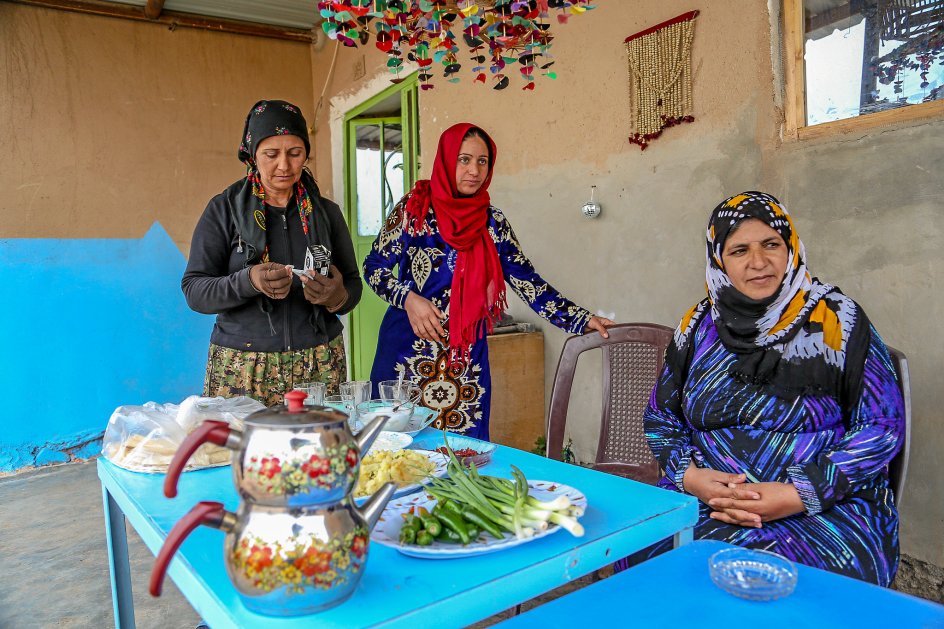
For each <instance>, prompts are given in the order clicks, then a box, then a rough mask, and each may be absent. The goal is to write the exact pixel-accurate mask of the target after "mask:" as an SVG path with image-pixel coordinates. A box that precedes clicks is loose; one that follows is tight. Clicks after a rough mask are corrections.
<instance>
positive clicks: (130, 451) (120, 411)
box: [102, 396, 265, 473]
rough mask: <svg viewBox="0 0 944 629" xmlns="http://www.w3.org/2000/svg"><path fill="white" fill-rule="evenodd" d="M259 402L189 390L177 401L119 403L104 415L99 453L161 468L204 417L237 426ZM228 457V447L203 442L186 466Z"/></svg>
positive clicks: (130, 464) (137, 466) (127, 464)
mask: <svg viewBox="0 0 944 629" xmlns="http://www.w3.org/2000/svg"><path fill="white" fill-rule="evenodd" d="M262 408H265V406H264V405H263V404H262V403H260V402H257V401H255V400H252V399H250V398H242V397H240V398H231V399H224V398H201V397H199V396H191V397H189V398H187V399H186V400H184V402H183V403H182V404H180V405H177V404H157V403H155V402H148V403H146V404H144V405H143V406H119V407H118V408H116V409H115V412H114V413H112V415H111V418H110V419H109V420H108V427H107V428H106V429H105V437H104V439H103V440H102V454H103V455H104V456H105V458H107V459H108V460H109V461H111V462H112V463H114V464H115V465H118V466H120V467H123V468H125V469H129V470H132V471H135V472H151V473H164V472H166V471H167V467H168V465H170V462H171V460H172V459H173V458H174V454H175V453H176V452H177V448H178V447H180V444H181V443H182V442H183V440H184V438H185V437H186V436H187V435H188V434H189V433H190V432H191V431H193V430H194V429H195V428H196V427H197V426H198V425H200V423H201V422H202V421H203V419H217V420H221V421H226V422H227V423H230V424H231V425H235V426H236V427H241V425H242V419H243V418H244V417H246V415H249V414H250V413H253V412H255V411H257V410H260V409H262ZM204 415H205V416H204ZM229 462H230V451H229V450H227V449H226V448H222V447H220V446H217V445H214V444H211V443H207V444H204V445H202V446H200V448H198V449H197V451H196V452H194V454H193V456H192V457H190V460H189V462H188V463H187V467H186V468H185V470H195V469H201V468H205V467H218V466H221V465H228V464H229Z"/></svg>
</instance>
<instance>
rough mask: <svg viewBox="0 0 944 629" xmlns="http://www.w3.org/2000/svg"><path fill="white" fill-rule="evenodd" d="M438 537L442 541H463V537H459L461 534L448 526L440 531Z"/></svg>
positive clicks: (451, 542) (457, 542)
mask: <svg viewBox="0 0 944 629" xmlns="http://www.w3.org/2000/svg"><path fill="white" fill-rule="evenodd" d="M436 539H438V540H440V541H442V542H449V543H450V544H461V543H462V538H461V537H459V534H458V533H456V532H455V531H453V530H452V529H451V528H449V527H448V526H444V527H442V530H441V531H439V535H437V536H436Z"/></svg>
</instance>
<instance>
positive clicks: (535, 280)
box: [364, 123, 613, 439]
mask: <svg viewBox="0 0 944 629" xmlns="http://www.w3.org/2000/svg"><path fill="white" fill-rule="evenodd" d="M495 154H496V148H495V144H494V142H492V139H491V138H490V137H489V136H488V135H487V134H486V133H485V132H484V131H482V130H481V129H479V128H478V127H476V126H474V125H471V124H468V123H461V124H457V125H454V126H452V127H450V128H449V129H447V130H446V131H444V132H443V134H442V137H440V139H439V148H438V150H437V152H436V160H435V162H434V164H433V173H432V177H431V178H430V180H428V181H427V180H423V181H419V182H417V184H416V185H415V186H414V187H413V190H411V191H410V193H409V194H407V195H406V196H405V197H404V198H403V199H402V200H401V201H400V202H399V203H398V204H397V205H396V207H395V208H394V210H393V212H392V213H391V215H390V216H389V217H388V218H387V220H386V222H385V224H384V227H383V229H382V230H381V232H380V234H379V235H378V236H377V240H376V241H375V242H374V245H373V249H372V250H371V252H370V254H369V255H368V256H367V259H366V260H365V262H364V277H365V279H366V281H367V283H368V285H370V287H371V288H372V289H373V290H374V292H376V293H377V294H378V295H379V296H380V297H381V298H382V299H384V300H385V301H387V302H388V303H389V304H390V307H389V308H388V309H387V313H386V315H385V316H384V319H383V323H382V324H381V326H380V338H379V341H378V343H377V353H376V356H375V357H374V366H373V370H372V372H371V380H372V381H373V382H375V383H376V382H379V381H381V380H387V379H396V378H398V377H399V375H400V374H401V373H402V374H404V376H405V379H406V381H407V382H412V383H414V384H417V385H419V386H420V387H421V389H422V391H423V405H425V406H427V407H429V408H432V409H434V410H435V411H437V412H438V414H439V415H438V417H437V419H436V421H435V424H434V425H435V426H436V427H437V428H447V429H449V430H452V431H455V432H460V433H463V434H465V435H468V436H470V437H477V438H479V439H488V436H489V434H488V423H489V410H490V407H491V373H490V371H489V365H488V343H487V342H486V339H485V333H486V332H488V331H491V327H492V322H493V321H494V320H495V319H497V318H498V317H500V316H501V311H502V309H503V308H504V306H505V282H506V281H507V282H508V284H509V285H510V286H511V288H512V289H513V290H514V291H515V292H516V293H517V294H518V296H519V297H521V298H522V299H523V300H524V301H525V302H526V303H527V304H528V305H529V306H531V308H532V309H533V310H534V311H535V312H537V313H538V314H539V315H541V316H542V317H544V318H545V319H547V320H548V321H550V322H551V323H553V324H554V325H556V326H557V327H559V328H561V329H563V330H566V331H568V332H571V333H573V334H579V333H581V332H585V331H591V330H596V331H598V332H600V333H601V334H603V335H604V336H606V326H609V325H612V324H613V322H612V321H610V320H609V319H604V318H601V317H596V316H593V315H591V314H590V312H588V311H587V310H586V309H584V308H581V307H580V306H578V305H576V304H575V303H573V302H572V301H570V300H568V299H567V298H565V297H564V296H563V295H561V294H560V293H558V292H557V291H556V290H554V288H553V287H551V286H550V285H549V284H548V283H547V282H545V281H544V280H543V279H542V278H541V276H540V275H538V274H537V272H536V271H535V270H534V267H533V266H532V265H531V262H530V261H529V260H528V258H527V257H526V256H525V255H524V253H523V252H522V251H521V246H520V245H519V244H518V239H517V238H516V237H515V233H514V232H513V231H512V229H511V225H509V224H508V220H507V219H506V218H505V216H504V214H502V212H501V210H499V209H498V208H496V207H492V205H491V203H490V200H489V195H488V184H489V182H491V179H492V171H493V168H494V164H495ZM394 269H398V270H397V271H396V272H395V271H394ZM534 368H536V369H541V370H543V369H544V365H535V366H534Z"/></svg>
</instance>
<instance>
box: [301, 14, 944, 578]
mask: <svg viewBox="0 0 944 629" xmlns="http://www.w3.org/2000/svg"><path fill="white" fill-rule="evenodd" d="M778 4H779V3H777V2H772V3H771V5H772V7H773V8H772V9H768V6H767V3H765V2H760V1H754V2H744V1H743V0H714V1H713V2H710V3H709V2H708V1H707V0H696V1H695V2H684V3H683V2H679V1H677V0H672V1H664V0H638V1H636V2H607V3H599V5H598V8H597V9H596V10H594V11H592V12H590V13H587V14H585V15H583V16H580V17H575V18H573V19H571V20H570V23H569V24H568V25H567V26H558V25H556V24H555V25H554V28H555V30H556V31H557V33H558V37H557V39H556V40H555V42H554V48H553V52H554V53H555V55H556V56H557V64H556V65H555V70H556V71H557V74H558V77H559V78H558V79H557V80H556V81H550V80H540V81H539V84H538V86H537V89H536V90H535V91H534V92H522V91H521V90H520V89H519V88H520V87H521V86H522V85H523V84H522V83H516V81H514V80H512V83H511V86H510V87H509V88H508V89H507V90H505V91H504V92H495V91H493V90H491V89H489V88H488V87H483V86H481V85H478V84H473V83H472V81H471V80H469V77H468V75H463V81H462V82H461V83H459V84H455V85H452V84H448V83H446V82H445V81H443V80H440V79H437V80H436V81H435V83H436V85H437V87H436V88H435V89H433V90H431V91H427V92H424V93H423V94H422V95H421V99H420V110H421V115H420V117H421V140H422V150H423V162H424V163H427V164H428V163H429V162H430V161H431V160H432V157H433V154H434V152H435V146H436V141H437V139H438V136H439V133H440V132H441V131H442V130H443V129H444V128H446V127H447V126H449V125H451V124H453V123H455V122H458V121H462V120H469V121H474V122H476V123H478V124H480V125H482V126H483V127H484V128H486V129H487V130H489V132H490V133H492V135H493V137H494V138H495V140H496V142H497V144H498V161H497V168H498V170H497V172H496V175H495V177H494V179H493V182H492V185H491V189H490V191H491V195H492V199H493V202H494V203H495V204H496V205H497V206H499V207H501V208H503V209H504V210H505V212H506V214H507V215H508V216H509V218H510V220H511V221H512V224H513V225H514V226H515V229H516V231H517V233H518V236H519V237H520V240H521V242H522V245H523V247H524V249H525V251H526V252H527V253H528V254H529V256H530V257H531V259H532V260H533V261H534V263H535V266H536V267H537V268H538V270H539V271H540V272H541V273H542V274H543V275H544V276H545V277H546V278H547V279H549V280H550V281H551V282H552V283H553V284H554V285H555V286H556V287H557V288H559V289H560V290H561V291H562V292H564V293H565V294H566V295H568V296H570V297H571V298H573V299H575V300H576V301H578V302H580V303H582V304H584V305H586V306H588V307H590V308H591V309H594V310H596V309H602V310H604V311H607V312H615V313H616V318H617V319H618V320H620V321H655V322H661V323H665V324H667V325H672V326H674V325H675V324H676V323H677V322H678V319H679V317H680V316H681V315H682V313H683V312H684V311H685V310H686V309H687V308H688V307H689V306H690V305H692V304H693V303H694V302H695V301H696V300H698V299H699V298H701V297H702V296H703V295H704V248H703V247H704V245H703V234H704V227H705V223H706V220H707V217H708V214H709V212H710V210H711V209H712V208H713V207H714V206H715V205H716V204H717V203H718V202H719V201H721V200H722V199H723V198H725V197H726V196H728V195H730V194H733V193H735V192H739V191H742V190H750V189H761V190H767V191H769V192H771V193H773V194H775V195H777V196H779V197H781V199H782V200H784V201H785V203H786V204H787V206H788V207H789V208H790V209H791V211H792V212H793V214H794V216H795V217H796V219H797V223H798V229H799V231H800V235H801V237H802V238H803V240H804V242H805V244H806V246H807V250H808V252H809V263H810V268H811V269H812V271H813V272H814V273H815V274H818V275H819V276H820V277H821V278H823V279H825V280H826V281H830V282H833V283H836V284H838V285H840V286H841V287H842V288H843V289H844V290H845V291H846V292H847V293H849V294H850V295H851V296H853V297H854V298H855V299H857V300H858V301H859V302H860V303H861V304H862V305H863V306H864V308H865V309H866V311H867V312H868V313H869V315H870V316H871V318H872V320H873V321H874V322H875V324H876V325H877V327H878V328H879V330H880V332H882V334H883V335H884V337H885V339H886V340H887V342H888V343H890V344H892V345H894V346H896V347H898V348H900V349H902V350H903V351H904V352H905V353H906V354H907V355H908V357H909V359H910V362H911V369H912V386H913V403H914V433H913V438H912V444H913V453H912V458H911V468H910V471H909V480H908V489H907V491H906V493H905V496H904V498H903V511H902V541H903V550H904V551H905V552H906V553H910V554H912V555H915V556H917V557H919V558H920V559H922V560H925V561H929V562H932V563H936V564H938V565H942V564H944V546H942V544H941V541H940V540H941V539H942V538H944V503H942V502H941V501H940V500H939V496H941V495H942V494H944V474H942V472H941V467H940V465H939V457H938V452H940V451H941V450H942V449H944V432H942V431H941V430H940V428H939V425H940V420H941V408H944V393H942V392H941V388H940V387H939V386H937V382H936V374H935V371H936V369H937V368H938V365H940V364H941V363H942V362H944V344H942V343H941V341H940V338H939V336H938V334H936V330H935V329H934V328H933V326H934V324H935V322H936V321H939V320H940V319H941V316H942V314H944V312H942V305H944V296H942V293H941V291H940V287H939V282H938V281H937V280H936V274H935V272H936V271H940V270H941V269H942V268H944V253H942V252H944V233H942V224H944V223H942V220H941V218H940V201H939V199H940V198H942V193H944V184H942V181H944V179H942V178H941V176H940V173H939V172H937V171H938V170H939V169H938V168H937V166H936V162H939V160H940V157H941V147H942V146H944V142H942V140H944V121H933V122H930V123H924V124H917V125H913V126H906V127H904V128H897V129H896V128H883V129H879V130H873V131H871V132H868V133H865V134H860V136H848V135H847V136H839V137H834V138H832V139H826V140H817V141H805V142H782V141H781V140H780V134H781V124H782V113H781V110H780V103H781V102H782V99H783V95H782V92H781V90H782V78H781V76H780V67H781V59H780V54H779V51H780V41H779V34H778V31H777V25H778V23H779V19H780V18H779V9H778ZM695 8H697V9H700V10H701V15H700V16H699V18H698V22H697V27H696V33H695V41H694V48H693V69H694V100H695V112H694V114H695V119H696V121H695V122H694V123H693V124H689V125H683V126H681V127H676V128H672V129H669V130H668V131H666V133H665V134H664V135H663V137H662V138H660V139H658V140H656V141H655V142H654V143H653V144H652V145H651V146H650V148H649V149H647V150H646V151H645V152H640V150H639V148H638V147H636V146H633V145H630V144H629V143H628V142H627V136H628V134H629V121H630V119H629V110H628V83H627V77H626V75H627V66H626V53H625V51H624V48H623V45H622V41H623V38H624V37H626V36H627V35H629V34H631V33H634V32H636V31H638V30H641V29H643V28H646V27H648V26H651V25H653V24H655V23H658V22H661V21H663V20H665V19H668V18H671V17H673V16H675V15H678V14H680V13H683V12H685V11H688V10H691V9H695ZM772 26H773V35H772ZM772 51H773V52H772ZM334 54H335V48H334V44H333V43H330V44H328V45H327V46H326V47H325V48H324V49H323V50H321V51H319V52H315V53H313V57H314V62H313V64H312V69H313V77H314V78H313V81H314V86H315V92H316V95H317V94H319V93H320V92H321V88H322V86H324V85H327V95H328V96H327V98H329V99H330V106H325V107H324V108H323V110H322V114H321V115H320V116H319V119H318V121H317V125H318V131H317V133H316V136H315V144H316V145H317V149H316V157H317V174H318V177H319V179H320V180H321V181H322V182H325V183H327V182H332V183H333V185H334V187H338V186H340V185H341V176H340V164H341V162H340V152H339V151H338V150H335V151H334V154H333V155H332V148H331V147H332V146H336V143H337V142H339V140H340V137H339V133H340V118H342V117H343V115H344V113H345V112H346V111H348V110H349V109H351V108H352V107H353V106H355V105H357V104H358V103H360V102H362V101H363V100H365V99H366V98H368V97H370V96H371V95H373V94H376V93H377V92H378V91H380V90H381V89H383V88H384V87H385V86H386V85H388V83H387V81H386V79H385V77H386V69H385V67H384V66H383V64H384V61H385V57H384V56H383V55H381V54H379V53H378V52H377V51H376V50H374V49H371V48H366V49H341V50H340V51H339V52H338V62H337V68H336V71H335V72H334V74H333V75H332V76H331V80H330V81H327V78H328V76H329V68H330V65H331V63H330V62H331V59H332V56H333V55H334ZM361 63H363V64H364V65H365V67H366V74H365V75H364V76H363V77H361V78H355V77H357V76H358V72H357V71H356V68H357V66H359V65H360V64H361ZM512 74H513V73H512ZM512 78H513V79H514V78H515V77H512ZM428 171H429V169H428V168H423V171H422V172H423V173H424V174H428ZM591 185H596V186H597V197H596V198H597V200H598V201H599V202H601V203H602V204H603V215H602V216H601V217H600V218H599V219H596V220H588V219H586V218H584V217H582V216H581V214H580V207H581V205H582V204H583V203H584V202H585V201H586V200H587V199H588V197H589V192H590V186H591ZM340 194H341V191H340V190H336V191H335V196H336V197H337V196H340ZM512 312H513V314H514V315H515V316H516V317H519V318H521V319H524V320H528V321H534V322H536V323H539V324H541V323H542V321H541V320H540V319H538V318H537V317H536V316H535V315H534V313H532V312H531V311H530V310H528V309H527V308H526V307H525V306H524V305H523V304H522V303H521V302H520V301H518V300H517V299H514V300H513V303H512ZM542 327H543V329H544V331H545V339H546V342H547V347H546V355H547V356H548V359H547V364H546V365H545V374H546V381H547V391H548V393H549V391H550V386H551V382H552V379H553V375H554V369H555V366H556V356H558V355H559V353H560V349H561V345H562V343H563V341H564V340H565V338H566V335H565V334H564V333H563V332H561V331H559V330H556V329H553V328H550V326H548V325H546V324H544V325H543V326H542ZM598 369H599V365H598V364H595V363H593V362H592V361H589V362H588V364H587V365H582V366H581V373H580V374H579V375H580V377H579V379H578V380H579V381H578V383H577V385H576V388H575V396H576V397H575V399H574V401H573V402H572V404H573V406H572V408H576V409H578V410H577V411H576V412H573V413H571V417H570V419H569V422H568V424H569V429H570V435H571V437H572V438H573V440H574V445H575V448H576V452H577V455H578V458H580V459H582V460H586V459H589V458H591V457H592V456H593V455H594V450H595V447H596V441H597V435H598V426H597V425H596V420H595V417H596V416H597V408H598V405H599V403H600V402H599V397H600V392H599V388H600V385H599V377H598V376H597V374H598V371H597V370H598Z"/></svg>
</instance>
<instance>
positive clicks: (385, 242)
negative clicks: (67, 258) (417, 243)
mask: <svg viewBox="0 0 944 629" xmlns="http://www.w3.org/2000/svg"><path fill="white" fill-rule="evenodd" d="M405 205H406V197H404V199H403V200H401V201H400V203H398V204H397V205H396V207H395V208H394V209H393V211H392V212H391V213H390V216H388V217H387V220H386V221H384V225H383V228H382V229H381V230H380V233H379V234H377V238H376V240H374V244H373V245H372V246H371V248H370V253H369V254H367V258H366V259H365V260H364V280H365V281H366V282H367V284H368V286H370V287H371V289H372V290H373V291H374V292H375V293H377V295H378V296H379V297H380V298H381V299H383V300H384V301H386V302H387V303H389V304H391V305H392V306H394V307H396V308H403V302H404V301H406V297H407V295H409V294H410V291H411V290H412V289H413V283H412V282H409V281H407V282H401V281H400V280H399V279H397V277H396V276H395V275H394V274H393V269H394V267H396V266H397V265H400V267H401V268H402V266H403V264H404V260H405V259H406V256H405V253H406V244H405V243H406V242H407V241H408V240H409V234H408V233H407V229H406V221H407V217H406V212H405V211H404V209H403V208H404V206H405Z"/></svg>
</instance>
